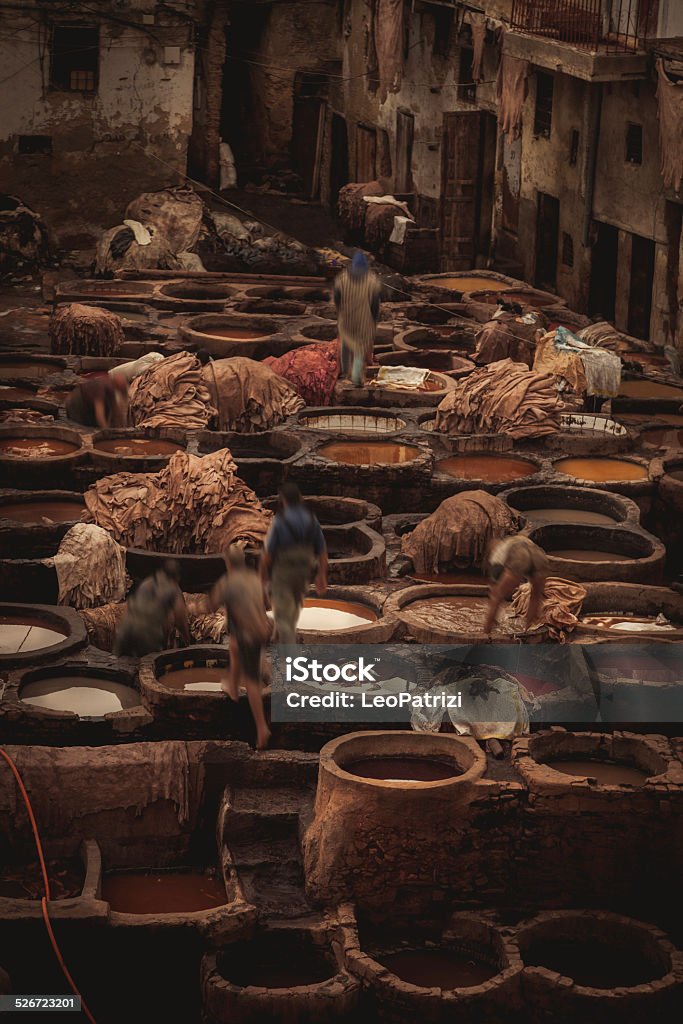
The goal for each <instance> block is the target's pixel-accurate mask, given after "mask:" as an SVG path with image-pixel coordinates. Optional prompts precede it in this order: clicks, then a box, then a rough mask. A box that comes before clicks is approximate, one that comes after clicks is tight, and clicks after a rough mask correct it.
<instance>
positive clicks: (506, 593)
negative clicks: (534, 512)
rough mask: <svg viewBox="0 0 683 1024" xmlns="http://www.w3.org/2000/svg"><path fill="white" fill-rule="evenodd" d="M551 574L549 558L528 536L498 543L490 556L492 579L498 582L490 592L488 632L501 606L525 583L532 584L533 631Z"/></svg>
mask: <svg viewBox="0 0 683 1024" xmlns="http://www.w3.org/2000/svg"><path fill="white" fill-rule="evenodd" d="M547 575H548V558H547V555H546V553H545V551H543V549H542V548H539V546H538V544H534V542H533V541H532V540H529V538H528V537H519V536H516V537H506V538H505V540H501V541H498V542H497V543H496V544H495V546H494V547H493V550H492V552H491V554H490V556H489V576H490V577H491V579H492V580H493V581H494V582H493V583H492V585H491V588H490V590H489V607H488V611H487V613H486V620H485V622H484V632H485V633H490V632H491V630H492V629H493V627H494V625H495V623H496V618H497V617H498V609H499V608H500V606H501V604H502V603H503V601H507V600H509V598H511V597H512V595H513V593H514V592H515V590H516V589H517V587H519V586H521V584H522V583H524V581H525V580H528V581H529V583H530V585H531V595H530V598H529V607H528V609H527V613H526V628H527V629H530V628H531V626H533V625H534V624H535V623H537V622H538V621H539V619H540V614H541V609H542V607H543V598H544V596H545V581H546V577H547Z"/></svg>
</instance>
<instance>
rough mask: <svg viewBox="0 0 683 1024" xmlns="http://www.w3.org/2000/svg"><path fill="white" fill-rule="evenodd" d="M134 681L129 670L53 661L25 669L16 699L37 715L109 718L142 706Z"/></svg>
mask: <svg viewBox="0 0 683 1024" xmlns="http://www.w3.org/2000/svg"><path fill="white" fill-rule="evenodd" d="M134 683H135V680H134V678H133V676H132V675H130V673H125V672H121V671H112V670H109V669H104V668H93V667H90V666H89V665H84V664H65V665H57V666H53V667H51V668H42V669H38V670H37V671H32V672H26V673H25V674H24V675H23V676H22V678H21V682H20V684H19V688H18V699H19V701H20V702H21V704H22V705H24V710H25V711H26V713H30V714H31V715H32V716H34V717H37V718H40V717H47V718H50V717H53V716H54V717H57V716H58V717H67V718H74V717H75V718H78V719H80V720H81V721H88V720H93V719H95V720H100V719H107V720H109V721H110V722H111V721H112V720H113V719H115V718H116V717H123V718H126V717H127V716H128V715H129V714H130V712H131V711H136V710H138V709H141V708H142V702H141V698H140V693H139V691H138V690H137V688H136V687H135V685H134Z"/></svg>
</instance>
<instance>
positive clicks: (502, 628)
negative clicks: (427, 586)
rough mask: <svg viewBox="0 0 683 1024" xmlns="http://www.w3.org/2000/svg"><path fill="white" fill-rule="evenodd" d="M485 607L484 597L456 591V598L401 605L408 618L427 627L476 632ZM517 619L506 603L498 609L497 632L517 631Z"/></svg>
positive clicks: (479, 628) (423, 600) (481, 625)
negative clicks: (457, 593) (408, 614)
mask: <svg viewBox="0 0 683 1024" xmlns="http://www.w3.org/2000/svg"><path fill="white" fill-rule="evenodd" d="M487 609H488V601H487V599H486V597H484V596H481V597H476V596H474V595H470V594H459V595H458V596H457V597H455V596H454V597H422V598H419V599H418V600H417V601H410V602H409V603H408V604H407V605H405V606H404V607H403V611H404V612H409V613H410V618H411V620H413V621H415V622H417V623H418V624H419V625H421V626H423V627H425V628H428V629H438V630H440V631H442V632H449V633H480V632H481V631H482V629H483V626H484V619H485V617H486V612H487ZM520 622H521V620H519V619H518V618H517V617H516V616H515V615H513V614H512V612H511V610H510V606H509V605H504V606H503V608H502V610H501V611H500V612H499V616H498V622H497V623H496V626H495V631H496V632H497V633H514V632H519V627H520Z"/></svg>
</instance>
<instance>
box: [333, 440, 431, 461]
mask: <svg viewBox="0 0 683 1024" xmlns="http://www.w3.org/2000/svg"><path fill="white" fill-rule="evenodd" d="M316 454H317V455H320V456H321V457H322V458H324V459H329V460H330V461H332V462H342V463H344V464H345V465H348V466H378V465H393V466H395V465H402V464H403V463H406V462H412V461H413V460H414V459H417V458H418V456H419V455H420V450H419V448H414V447H412V446H411V445H407V444H398V443H397V442H393V441H368V442H365V443H364V444H357V443H355V442H354V443H351V442H348V441H336V442H332V443H331V444H326V445H323V446H322V448H318V450H317V452H316Z"/></svg>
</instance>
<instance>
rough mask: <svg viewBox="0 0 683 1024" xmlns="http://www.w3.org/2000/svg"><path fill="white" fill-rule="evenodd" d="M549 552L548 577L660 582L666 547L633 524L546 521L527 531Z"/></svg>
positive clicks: (535, 541)
mask: <svg viewBox="0 0 683 1024" xmlns="http://www.w3.org/2000/svg"><path fill="white" fill-rule="evenodd" d="M529 536H530V538H531V539H532V540H533V541H534V543H536V544H538V545H539V547H541V548H543V550H544V551H545V552H546V554H547V555H548V563H549V571H550V575H551V576H561V577H563V578H564V579H573V580H581V581H591V580H619V581H622V582H624V583H659V582H660V580H661V578H662V573H663V571H664V565H665V562H666V548H665V547H664V545H663V544H662V543H661V541H659V540H657V538H656V537H653V536H652V535H651V534H648V533H645V531H644V530H639V529H636V528H634V527H630V526H629V527H625V526H624V527H609V526H584V525H581V524H578V523H571V524H561V523H549V524H547V525H545V526H538V527H535V528H533V529H532V530H531V531H530V532H529Z"/></svg>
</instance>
